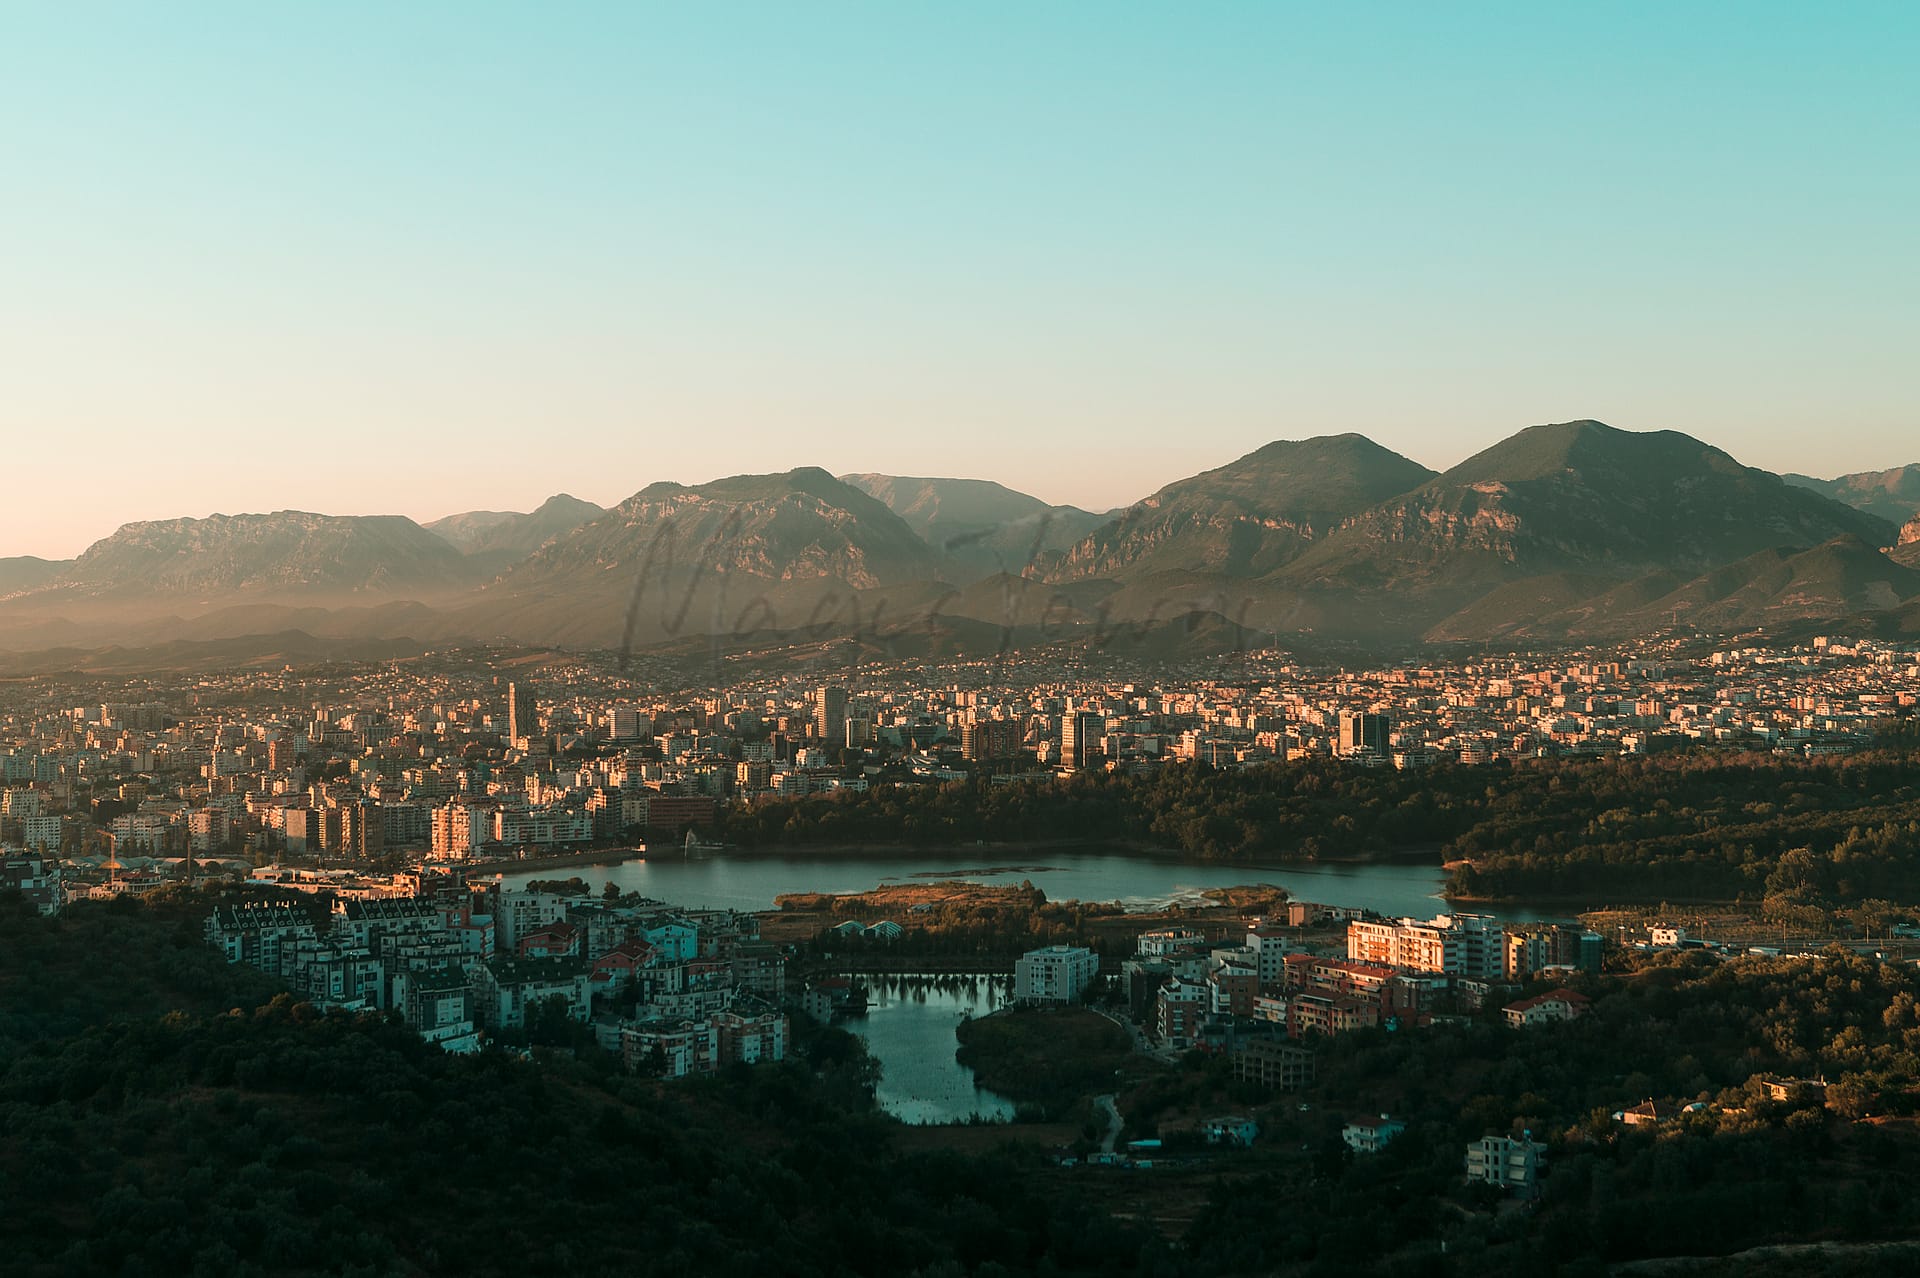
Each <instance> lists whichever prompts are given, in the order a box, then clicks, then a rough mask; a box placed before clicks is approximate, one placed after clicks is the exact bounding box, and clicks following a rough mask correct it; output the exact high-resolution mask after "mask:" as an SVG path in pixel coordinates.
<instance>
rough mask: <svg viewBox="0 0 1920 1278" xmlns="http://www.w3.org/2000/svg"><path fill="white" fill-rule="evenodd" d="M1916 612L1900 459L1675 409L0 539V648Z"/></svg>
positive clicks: (1521, 625) (1911, 479) (1055, 632)
mask: <svg viewBox="0 0 1920 1278" xmlns="http://www.w3.org/2000/svg"><path fill="white" fill-rule="evenodd" d="M1818 624H1854V625H1859V626H1862V627H1865V628H1868V629H1873V628H1879V629H1881V630H1892V631H1895V632H1901V633H1905V632H1910V631H1913V630H1915V629H1920V465H1916V466H1906V467H1901V468H1899V469H1897V470H1893V471H1886V472H1875V473H1873V474H1868V475H1850V476H1842V477H1840V478H1839V479H1835V480H1826V481H1823V480H1813V479H1808V478H1806V477H1804V476H1780V475H1775V474H1772V473H1769V472H1767V471H1763V470H1758V469H1755V468H1752V467H1748V466H1744V465H1742V464H1741V463H1740V462H1738V461H1737V460H1735V459H1734V458H1733V457H1732V456H1730V455H1729V454H1728V453H1726V452H1725V451H1723V450H1721V449H1719V448H1715V447H1713V446H1712V445H1710V444H1706V443H1703V442H1702V441H1700V440H1697V439H1694V438H1692V437H1690V436H1687V435H1683V434H1680V433H1678V432H1674V431H1652V432H1633V431H1624V430H1617V429H1614V428H1613V427H1610V426H1607V425H1604V424H1602V423H1599V422H1594V421H1577V422H1566V423H1558V424H1554V425H1546V426H1535V427H1530V428H1528V429H1526V430H1522V431H1520V432H1519V433H1517V434H1515V435H1513V436H1511V437H1509V438H1507V439H1504V440H1502V441H1501V442H1499V443H1498V444H1495V445H1494V446H1493V447H1491V448H1488V449H1486V450H1484V451H1483V452H1480V453H1478V454H1476V455H1475V456H1473V457H1470V458H1468V459H1466V460H1465V461H1463V462H1461V463H1460V464H1458V465H1456V466H1454V467H1452V468H1451V469H1449V470H1446V471H1444V472H1439V473H1436V472H1434V471H1433V470H1430V469H1429V468H1427V467H1425V466H1422V465H1420V464H1419V463H1417V462H1414V461H1412V460H1410V459H1408V458H1406V457H1403V456H1400V455H1399V454H1397V453H1395V452H1392V451H1391V450H1389V449H1386V448H1383V447H1381V446H1380V445H1379V444H1376V443H1374V442H1373V441H1371V440H1369V439H1367V438H1365V437H1363V436H1360V435H1352V434H1347V435H1334V436H1325V437H1317V438H1309V439H1304V440H1281V441H1276V442H1274V443H1271V444H1268V445H1266V446H1264V447H1262V448H1259V449H1257V450H1255V451H1254V452H1252V453H1249V454H1247V455H1246V456H1244V457H1241V458H1239V459H1237V460H1234V461H1231V462H1228V463H1227V464H1225V465H1221V466H1216V467H1214V468H1212V469H1208V470H1204V471H1201V472H1200V473H1197V474H1194V475H1192V476H1190V477H1188V478H1184V479H1179V480H1176V481H1173V482H1171V483H1168V484H1166V485H1164V486H1163V487H1161V488H1160V489H1158V490H1157V491H1155V492H1154V493H1152V494H1151V495H1149V496H1147V497H1145V498H1142V499H1141V500H1140V501H1139V502H1137V503H1135V504H1134V505H1132V506H1129V507H1126V508H1124V509H1120V510H1114V511H1108V512H1104V513H1100V512H1091V511H1085V510H1080V509H1076V508H1074V507H1071V506H1056V505H1050V504H1048V503H1046V502H1043V501H1041V500H1040V499H1038V498H1035V497H1031V496H1028V495H1027V494H1024V493H1020V492H1017V491H1015V490H1013V489H1011V488H1008V487H1005V486H1003V485H1000V484H996V483H991V482H988V481H984V480H977V479H964V478H912V477H900V476H890V475H880V474H849V475H845V476H842V477H839V478H836V477H834V476H833V475H831V474H829V473H828V472H826V471H824V470H819V469H815V468H801V469H798V470H793V471H789V472H786V473H784V474H775V475H737V476H732V477H730V478H726V479H720V480H715V481H713V482H711V483H706V484H697V485H681V484H674V483H655V484H650V485H648V486H646V487H644V488H641V489H640V490H639V491H638V492H636V493H634V495H633V496H631V497H629V498H627V499H626V500H625V501H622V502H620V503H618V504H617V505H615V506H614V507H612V508H611V509H603V508H601V507H599V506H596V505H594V504H593V503H591V502H584V501H580V500H578V499H577V498H573V497H570V496H567V495H566V494H560V495H557V496H555V497H552V498H550V499H548V500H547V501H546V502H545V503H544V504H542V505H541V506H540V507H538V508H537V509H535V510H534V511H531V512H527V513H518V512H508V511H469V512H465V513H461V514H455V515H449V516H447V517H446V518H443V519H438V520H435V521H433V522H431V523H429V524H426V525H424V526H423V525H421V524H417V523H415V522H413V521H412V520H409V519H405V518H402V517H400V516H391V515H389V516H334V515H322V514H313V513H308V512H300V511H279V512H275V513H272V514H241V515H214V516H210V517H208V518H205V519H176V520H165V521H157V522H150V523H139V524H128V525H126V526H124V527H122V528H120V529H119V530H117V531H116V532H114V533H113V534H112V535H110V536H108V537H106V538H103V539H102V540H101V541H98V542H96V543H94V545H92V546H90V547H89V548H88V549H87V550H86V551H85V552H84V553H83V554H81V555H80V556H78V557H77V558H75V559H73V560H68V561H48V560H38V559H31V558H26V557H21V558H15V559H0V647H4V648H7V649H11V650H14V651H16V652H17V651H21V650H23V649H29V648H36V647H37V648H58V647H66V646H76V645H86V644H106V643H114V644H143V645H153V646H158V645H165V644H170V643H177V642H186V641H195V642H207V643H211V642H218V641H224V640H230V639H232V638H234V637H236V636H242V635H288V634H299V635H307V636H312V637H314V638H315V640H316V641H325V642H328V643H340V642H347V641H361V640H367V641H371V640H382V641H384V640H391V639H398V638H407V639H409V640H414V641H420V642H454V641H460V640H496V639H506V640H511V641H516V642H524V643H530V644H558V645H569V646H581V647H611V646H622V647H626V648H633V647H652V646H658V645H675V644H682V645H684V644H686V643H688V642H691V641H694V640H703V641H704V640H711V639H713V638H714V637H720V638H721V639H724V641H725V642H726V643H727V644H728V645H729V646H730V648H731V649H733V650H744V649H753V648H764V649H767V650H778V649H781V648H783V647H789V646H800V647H804V646H807V645H815V646H817V645H819V644H821V643H828V642H840V641H851V642H852V643H853V644H855V645H856V646H857V647H859V648H861V649H863V650H867V649H870V650H872V651H875V652H882V651H887V652H893V653H895V654H901V653H908V654H918V653H927V654H933V653H956V652H974V651H981V650H983V649H992V648H997V647H1005V646H1008V645H1010V644H1017V645H1030V644H1045V643H1080V642H1092V643H1101V644H1111V643H1114V642H1130V643H1134V644H1136V645H1137V646H1138V648H1139V650H1140V651H1141V652H1142V653H1143V654H1153V655H1159V656H1168V655H1174V654H1178V653H1181V652H1198V651H1205V650H1214V649H1219V648H1221V647H1222V646H1223V645H1224V646H1237V645H1239V644H1242V643H1246V642H1253V643H1267V642H1277V643H1279V644H1281V645H1288V644H1296V643H1323V642H1339V643H1357V644H1363V645H1401V646H1403V645H1408V644H1416V643H1421V642H1490V641H1494V640H1511V641H1513V642H1516V643H1518V642H1558V641H1567V642H1575V641H1582V640H1591V639H1608V638H1618V637H1622V636H1627V635H1635V634H1647V633H1658V632H1665V631H1672V630H1704V631H1713V632H1729V633H1733V632H1742V631H1749V630H1754V629H1760V628H1783V627H1796V626H1805V625H1818Z"/></svg>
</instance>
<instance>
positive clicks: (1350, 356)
mask: <svg viewBox="0 0 1920 1278" xmlns="http://www.w3.org/2000/svg"><path fill="white" fill-rule="evenodd" d="M858 16H859V17H860V18H861V19H862V20H860V21H853V20H847V21H841V22H823V21H822V20H821V19H820V17H819V16H818V15H814V14H806V13H800V12H794V11H788V10H783V9H781V8H779V7H776V6H760V7H751V8H748V9H745V10H741V11H738V12H736V13H734V14H730V15H728V16H727V17H725V18H721V17H718V16H716V15H712V14H707V13H699V12H691V11H676V10H671V9H665V8H660V7H653V6H622V7H614V6H592V5H588V6H582V7H579V8H576V9H573V10H570V11H568V13H567V14H564V15H552V14H546V13H540V14H536V13H533V12H532V11H526V12H514V11H511V10H508V11H492V12H488V13H484V14H475V13H473V12H471V11H469V10H464V9H460V10H456V9H451V8H436V7H433V6H419V7H409V8H408V9H407V10H405V11H404V12H395V11H391V10H376V9H374V8H372V7H368V6H358V7H356V6H345V7H331V8H328V9H326V10H324V11H322V10H300V9H286V10H280V11H272V12H266V11H254V10H247V9H243V8H228V7H223V6H218V5H212V4H200V5H190V6H184V7H169V8H167V9H165V10H155V9H149V8H143V7H140V6H132V5H121V6H107V7H105V8H101V9H93V10H90V11H88V13H87V14H86V15H84V16H79V15H76V14H75V13H71V12H63V11H60V10H58V9H53V8H42V9H35V10H16V11H14V12H12V13H9V14H7V15H5V16H4V17H3V18H0V71H4V72H5V74H4V75H0V107H4V108H5V109H6V110H7V113H8V116H9V118H10V119H12V120H14V121H15V122H16V124H15V127H14V128H13V129H11V130H10V131H9V138H8V139H7V141H6V143H5V144H4V146H5V151H4V154H5V158H6V160H7V163H6V165H5V168H4V173H5V176H4V177H0V183H4V184H5V187H4V189H0V195H5V196H7V198H0V231H4V233H6V234H7V235H8V237H9V238H10V239H11V240H12V241H13V242H15V243H16V244H20V245H31V246H33V250H34V251H33V252H31V253H22V254H17V255H15V257H14V259H13V260H12V261H10V263H9V266H8V269H7V278H6V287H5V288H4V289H0V332H4V333H5V335H6V339H7V342H8V347H9V350H10V353H11V355H12V358H11V359H10V360H9V361H8V366H7V368H6V370H5V371H4V372H0V403H3V404H5V405H6V410H5V419H6V423H7V425H9V426H10V427H12V429H11V430H10V432H9V435H10V438H11V439H12V441H13V443H14V448H13V453H12V460H13V461H14V463H15V465H16V466H17V467H20V468H23V469H26V470H29V471H32V472H33V473H35V474H36V476H37V488H36V491H37V493H38V495H39V500H37V501H35V502H30V503H14V504H12V505H11V506H10V507H9V508H8V509H7V510H6V511H4V512H0V550H4V551H5V552H6V553H36V554H43V555H48V556H54V557H58V556H63V555H67V554H71V553H73V552H74V551H76V550H78V549H79V548H80V547H82V546H84V545H85V544H86V543H87V541H88V540H89V539H90V538H92V537H96V536H99V535H102V533H103V532H104V530H107V529H110V528H112V527H114V526H116V525H118V524H119V523H122V522H126V521H128V520H137V519H151V518H168V517H174V516H177V515H181V514H205V513H208V512H211V511H216V510H218V511H225V512H233V511H236V510H271V509H279V508H287V507H292V508H323V509H328V510H333V511H339V512H341V513H359V512H362V511H365V512H372V511H382V512H396V513H404V514H407V515H410V516H413V517H416V518H433V517H435V516H437V515H440V514H445V513H448V512H450V511H454V510H463V509H476V508H496V509H524V508H526V507H527V506H528V505H529V504H531V503H533V502H537V501H538V500H539V499H540V497H542V496H545V495H546V494H548V493H552V492H557V491H570V492H574V493H576V494H577V495H579V496H583V497H586V498H589V499H592V500H594V501H598V502H601V503H608V502H612V501H617V500H619V499H620V498H622V497H624V496H626V495H628V494H629V493H631V492H632V491H634V490H635V489H636V488H637V487H639V486H640V485H641V484H643V483H645V482H650V481H652V480H655V479H662V478H672V479H677V480H680V481H682V482H700V481H702V480H705V479H709V478H712V477H714V476H718V475H722V474H728V473H737V472H741V471H754V472H768V471H781V470H786V469H790V468H792V467H795V466H799V465H819V466H822V467H824V468H827V469H829V470H832V471H834V472H835V473H843V472H845V471H848V470H855V469H859V470H879V471H886V472H889V473H896V474H906V475H953V474H961V475H969V476H978V477H983V478H989V479H995V480H998V481H1000V482H1003V483H1007V484H1009V485H1010V486H1012V487H1015V488H1019V489H1021V490H1023V491H1028V492H1034V493H1037V494H1038V495H1040V496H1043V497H1044V498H1046V499H1047V500H1049V501H1054V502H1064V503H1070V504H1074V505H1079V506H1081V507H1083V508H1088V509H1093V510H1103V509H1107V508H1111V507H1114V506H1120V505H1125V504H1126V503H1129V502H1132V501H1134V500H1137V499H1138V498H1139V497H1141V496H1143V495H1145V494H1146V493H1148V492H1151V491H1153V489H1154V488H1155V487H1157V485H1158V484H1159V483H1162V482H1165V480H1166V479H1167V478H1170V477H1174V476H1179V475H1185V474H1191V473H1193V472H1194V471H1196V470H1199V469H1203V468H1204V466H1205V465H1217V464H1220V463H1221V462H1224V461H1226V460H1229V459H1231V458H1232V457H1235V456H1238V455H1240V454H1242V453H1245V452H1247V451H1249V450H1251V449H1253V448H1256V447H1258V446H1259V445H1261V444H1263V443H1266V442H1268V441H1269V440H1273V439H1277V438H1300V437H1304V436H1309V435H1317V434H1331V433H1339V432H1343V431H1349V430H1351V431H1357V432H1360V433H1363V434H1366V435H1368V436H1369V437H1371V438H1373V439H1375V440H1377V441H1378V442H1380V443H1382V444H1383V445H1385V446H1387V447H1389V448H1394V449H1396V450H1397V451H1400V452H1403V453H1405V454H1407V455H1409V456H1411V457H1413V458H1414V459H1416V460H1418V461H1421V462H1423V463H1425V464H1427V465H1432V466H1436V467H1441V466H1444V465H1445V464H1446V463H1447V462H1448V461H1450V460H1452V459H1457V458H1459V457H1464V456H1466V455H1468V454H1469V453H1471V452H1473V451H1474V450H1475V448H1477V447H1480V446H1484V445H1485V444H1488V443H1491V442H1493V441H1494V440H1495V439H1497V438H1499V437H1500V436H1502V435H1504V434H1506V433H1508V432H1509V431H1511V430H1514V429H1517V428H1519V427H1520V426H1522V425H1525V424H1529V423H1534V422H1544V421H1564V420H1568V419H1571V418H1576V417H1594V418H1598V419H1600V420H1604V421H1609V422H1613V423H1615V424H1618V425H1622V426H1626V427H1630V428H1634V429H1662V428H1672V429H1678V430H1683V431H1685V432H1687V433H1689V434H1692V435H1695V436H1697V437H1700V438H1703V439H1707V440H1709V441H1711V442H1714V443H1716V444H1718V445H1719V446H1721V447H1724V448H1726V449H1727V450H1728V451H1729V452H1732V453H1734V454H1735V455H1736V456H1739V457H1740V458H1741V459H1742V460H1744V461H1746V462H1747V463H1748V464H1751V465H1756V466H1761V467H1765V468H1767V469H1772V470H1802V471H1809V472H1812V473H1818V474H1822V475H1829V474H1834V473H1843V472H1848V471H1858V470H1868V469H1878V468H1882V467H1886V466H1893V465H1899V464H1902V463H1905V462H1907V461H1910V460H1913V458H1912V457H1911V456H1909V455H1908V454H1910V453H1912V451H1913V450H1912V448H1911V447H1910V446H1909V444H1908V442H1907V441H1908V440H1909V439H1911V438H1912V437H1913V434H1914V431H1913V426H1914V422H1915V420H1916V415H1915V411H1914V409H1915V402H1914V392H1913V390H1912V387H1911V384H1910V380H1909V379H1908V378H1907V377H1906V375H1905V369H1906V364H1907V362H1908V359H1909V355H1908V347H1909V346H1910V334H1911V332H1912V327H1913V326H1912V319H1913V315H1912V301H1911V299H1912V298H1913V297H1914V296H1916V295H1920V261H1916V259H1915V257H1914V255H1913V254H1911V253H1910V252H1908V251H1906V247H1907V229H1906V225H1905V221H1906V219H1905V216H1904V210H1905V209H1907V208H1910V207H1911V206H1912V203H1913V197H1914V195H1916V194H1920V190H1916V188H1917V187H1920V175H1917V174H1916V172H1915V171H1914V169H1913V168H1912V166H1910V165H1902V164H1898V163H1892V162H1890V160H1891V159H1892V157H1893V156H1895V155H1896V154H1897V153H1898V142H1899V139H1901V138H1904V137H1906V136H1910V135H1911V133H1912V131H1913V126H1914V125H1915V124H1916V123H1917V122H1920V121H1916V113H1917V111H1920V106H1917V105H1916V95H1914V94H1913V93H1912V91H1911V88H1910V86H1909V84H1908V82H1907V80H1906V68H1907V67H1908V66H1910V65H1911V62H1912V54H1913V52H1914V43H1915V37H1916V36H1917V35H1920V17H1917V16H1916V15H1915V13H1914V12H1913V11H1912V10H1910V9H1908V8H1904V7H1899V6H1861V7H1857V8H1853V9H1849V10H1847V11H1845V12H1840V13H1822V14H1818V15H1804V14H1799V13H1796V12H1794V11H1792V10H1790V9H1787V8H1766V9H1753V10H1748V11H1746V12H1745V13H1744V14H1743V15H1742V16H1743V21H1741V22H1740V23H1737V24H1735V23H1729V22H1727V21H1725V20H1724V19H1723V18H1722V16H1721V15H1720V14H1718V13H1717V12H1710V11H1707V10H1704V9H1695V8H1691V7H1685V6H1683V7H1680V8H1677V9H1676V8H1670V7H1656V6H1633V7H1614V8H1610V9H1608V10H1606V11H1604V12H1587V13H1575V12H1570V11H1561V12H1551V13H1542V12H1539V11H1535V10H1520V9H1515V10H1509V11H1500V10H1491V11H1487V12H1484V13H1480V14H1477V15H1458V14H1441V13H1434V12H1430V11H1425V10H1421V9H1419V8H1416V7H1411V6H1403V7H1397V8H1394V9H1392V10H1390V11H1374V12H1352V13H1340V12H1322V11H1306V10H1302V9H1296V8H1287V7H1274V8H1267V9H1261V10H1257V11H1247V12H1240V13H1229V14H1220V15H1213V16H1212V17H1211V18H1210V19H1209V20H1208V21H1206V22H1196V21H1193V20H1191V19H1190V18H1188V17H1186V16H1183V15H1173V14H1165V15H1160V14H1152V13H1149V12H1145V11H1132V12H1126V13H1121V14H1115V13H1113V12H1112V11H1111V10H1107V9H1102V10H1098V11H1095V10H1091V9H1087V8H1076V7H1063V8H1059V9H1055V10H1051V11H1049V12H1047V13H1032V12H1022V11H1018V10H1011V9H1007V10H1000V11H991V12H986V13H983V12H982V11H979V10H972V11H969V12H968V13H967V14H965V15H960V14H957V13H941V12H937V11H930V10H919V11H899V10H889V9H885V8H872V9H866V10H863V11H861V13H860V14H859V15H858ZM983 18H984V19H985V20H983ZM1196 440H1203V441H1205V442H1204V444H1202V445H1200V446H1198V447H1196V445H1195V442H1194V441H1196ZM82 441H83V442H84V443H85V444H86V449H85V458H86V460H85V461H84V462H81V461H78V460H76V450H75V447H74V446H75V444H76V442H82ZM722 442H723V446H722V447H716V445H717V443H722ZM722 451H723V452H724V456H723V455H720V453H721V452H722ZM583 463H587V464H586V465H583ZM583 473H592V474H599V475H623V476H630V477H631V478H632V482H629V481H627V480H621V481H620V482H618V483H605V484H596V483H591V482H589V483H582V482H580V476H581V475H582V474H583ZM582 490H584V491H582ZM323 496H324V497H325V498H326V499H324V500H323V499H322V497H323Z"/></svg>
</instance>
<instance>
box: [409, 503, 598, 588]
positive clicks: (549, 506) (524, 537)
mask: <svg viewBox="0 0 1920 1278" xmlns="http://www.w3.org/2000/svg"><path fill="white" fill-rule="evenodd" d="M606 513H607V512H606V508H605V507H603V506H596V505H594V504H593V503H592V502H590V501H581V500H580V499H579V498H578V497H574V496H571V495H569V494H567V493H557V494H555V495H554V496H552V497H549V498H547V500H546V501H544V502H542V503H541V504H540V506H539V507H538V508H537V509H535V510H534V511H532V512H531V513H529V514H520V513H518V512H515V511H502V510H470V511H467V512H465V513H463V514H458V515H448V516H446V517H445V518H444V519H436V520H434V521H433V522H432V523H430V524H427V525H425V528H426V530H427V531H428V532H430V533H432V534H434V535H435V536H436V537H439V538H441V539H442V540H443V541H445V542H447V543H448V544H449V545H451V546H452V547H453V548H454V549H455V550H458V551H459V552H460V553H461V554H463V555H466V556H467V557H468V558H469V559H471V560H473V561H474V563H475V565H476V567H477V568H478V569H479V570H480V571H482V572H485V573H486V574H487V575H489V576H490V575H492V574H493V573H496V572H499V571H501V570H503V569H505V568H507V567H509V566H510V565H512V564H514V563H517V562H519V561H520V560H522V559H525V558H526V557H527V556H528V555H531V554H532V553H533V552H534V551H536V550H538V549H540V547H542V546H544V545H546V544H547V543H548V542H550V541H552V540H554V539H555V538H556V537H563V536H565V535H566V534H568V533H570V532H572V531H573V530H574V529H576V528H578V527H579V526H580V525H582V524H585V523H589V522H591V521H593V520H595V519H598V518H600V516H602V515H604V514H606Z"/></svg>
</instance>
